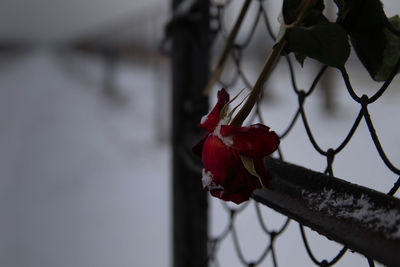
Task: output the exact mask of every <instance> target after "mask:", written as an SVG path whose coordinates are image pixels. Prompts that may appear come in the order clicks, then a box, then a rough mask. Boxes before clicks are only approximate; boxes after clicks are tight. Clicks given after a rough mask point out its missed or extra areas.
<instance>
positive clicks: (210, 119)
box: [200, 88, 229, 133]
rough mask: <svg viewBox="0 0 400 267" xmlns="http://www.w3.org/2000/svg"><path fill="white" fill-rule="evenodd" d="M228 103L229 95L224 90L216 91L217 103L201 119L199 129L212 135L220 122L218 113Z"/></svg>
mask: <svg viewBox="0 0 400 267" xmlns="http://www.w3.org/2000/svg"><path fill="white" fill-rule="evenodd" d="M228 102H229V94H228V93H227V92H226V90H225V89H224V88H222V89H221V90H219V91H218V102H217V104H215V106H214V108H213V109H212V110H211V111H210V113H208V115H206V116H205V117H203V118H202V120H201V123H200V127H201V128H203V129H204V130H206V131H207V132H209V133H212V132H213V131H214V130H215V128H216V127H217V125H218V123H219V121H220V113H221V110H222V108H223V107H224V106H225V104H227V103H228Z"/></svg>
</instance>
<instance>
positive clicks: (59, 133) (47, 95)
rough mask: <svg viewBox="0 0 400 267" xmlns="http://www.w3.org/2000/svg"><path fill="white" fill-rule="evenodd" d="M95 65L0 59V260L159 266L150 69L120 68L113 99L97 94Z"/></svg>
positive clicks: (164, 188)
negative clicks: (117, 99) (118, 100)
mask: <svg viewBox="0 0 400 267" xmlns="http://www.w3.org/2000/svg"><path fill="white" fill-rule="evenodd" d="M100 63H101V62H97V61H93V60H87V59H86V60H85V59H74V57H73V56H68V60H67V61H65V60H63V59H61V58H59V57H58V56H56V55H55V54H54V53H53V52H52V51H46V50H38V51H34V52H32V53H30V54H28V55H26V56H24V57H20V58H17V59H14V60H10V59H3V58H1V59H0V125H1V130H0V147H1V149H0V177H1V178H0V198H1V200H0V212H1V220H0V266H7V267H23V266H29V267H52V266H60V267H70V266H74V267H89V266H103V267H109V266H118V267H119V266H121V267H123V266H126V267H128V266H129V267H132V266H168V263H169V258H170V250H169V247H170V246H169V229H170V219H169V218H170V210H169V179H170V178H169V176H170V172H169V149H168V145H166V144H160V143H158V142H157V140H156V138H155V136H156V134H155V127H154V123H155V122H154V112H155V103H154V101H153V98H154V95H153V92H154V84H153V80H154V79H153V78H154V77H153V72H151V71H150V70H149V68H148V67H143V66H130V67H129V68H128V67H126V68H124V69H123V70H122V71H121V72H120V73H119V75H118V82H117V84H118V87H119V90H120V91H121V92H122V93H123V95H124V96H125V98H126V101H125V102H122V104H118V103H115V102H113V101H109V100H107V99H106V98H105V97H104V96H103V95H102V94H101V93H100V90H101V81H102V80H101V72H102V65H101V64H100ZM73 68H75V71H74V70H73ZM166 87H167V86H166Z"/></svg>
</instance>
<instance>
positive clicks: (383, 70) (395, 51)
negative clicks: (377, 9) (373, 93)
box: [374, 15, 400, 81]
mask: <svg viewBox="0 0 400 267" xmlns="http://www.w3.org/2000/svg"><path fill="white" fill-rule="evenodd" d="M389 22H390V24H392V26H393V27H394V28H395V29H397V30H398V31H400V17H399V16H398V15H396V16H394V17H391V18H390V19H389ZM384 34H385V36H386V41H387V42H386V47H385V50H384V51H383V61H382V64H381V66H380V68H379V69H378V71H377V72H376V74H375V76H374V80H375V81H386V80H387V79H388V78H389V75H390V73H391V72H392V70H393V68H394V66H395V65H396V63H397V61H398V60H399V58H400V38H399V37H398V36H396V35H394V34H393V33H391V32H390V31H389V30H388V29H386V28H385V29H384Z"/></svg>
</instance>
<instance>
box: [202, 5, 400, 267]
mask: <svg viewBox="0 0 400 267" xmlns="http://www.w3.org/2000/svg"><path fill="white" fill-rule="evenodd" d="M269 1H270V0H269ZM269 1H268V0H253V1H252V3H251V5H258V6H257V8H256V14H255V15H254V19H252V20H251V22H250V23H251V25H250V27H249V29H250V30H249V31H248V33H247V35H246V37H245V38H242V41H241V42H239V41H238V40H235V44H234V46H233V47H234V49H232V50H231V51H230V59H231V62H232V63H233V64H231V65H230V66H229V68H231V69H233V71H234V75H233V77H231V79H229V80H222V79H220V80H219V81H218V82H219V85H222V86H224V87H225V88H227V89H229V88H230V87H233V86H234V85H235V84H237V83H239V82H242V83H244V84H245V86H246V87H248V88H252V83H251V82H250V79H249V78H248V77H247V76H248V75H247V72H246V70H245V69H244V68H243V64H242V61H243V51H245V50H246V49H248V48H249V45H250V44H251V42H252V41H253V39H254V36H255V35H256V29H257V26H258V24H259V23H263V24H264V25H265V29H266V31H267V35H268V36H269V38H270V39H271V41H275V40H276V35H275V33H274V29H273V27H272V24H271V22H270V21H271V20H270V19H269V15H268V8H267V7H266V5H267V4H268V2H269ZM233 2H234V1H231V0H225V1H218V2H217V3H214V5H215V6H216V8H217V10H218V12H216V15H215V17H214V18H213V19H214V20H216V21H217V22H218V25H217V27H216V29H217V30H216V31H215V36H214V37H213V38H214V39H215V38H217V36H218V35H219V37H220V38H221V39H222V40H223V41H226V40H227V36H228V33H229V29H227V27H226V25H225V23H224V21H225V20H226V19H227V18H226V12H225V10H226V9H227V8H228V7H229V6H230V5H231V4H232V3H233ZM247 16H249V14H247ZM387 28H388V29H389V30H390V31H391V32H392V33H394V34H395V35H397V36H400V33H399V32H398V31H397V30H396V29H394V28H393V27H392V26H391V25H390V24H389V25H387ZM284 58H285V62H286V64H287V68H288V73H289V77H290V82H291V87H292V89H293V92H294V95H295V96H296V97H297V100H298V101H297V103H298V104H297V108H296V110H295V112H294V114H293V115H292V116H291V117H290V120H289V122H288V124H287V127H285V128H284V130H283V131H282V133H280V134H279V136H280V138H281V139H284V138H286V137H287V136H288V135H290V134H291V132H292V130H293V128H294V125H295V124H296V123H297V122H298V121H299V120H301V122H302V124H303V126H304V130H305V132H306V134H307V137H308V139H309V141H310V143H311V145H312V147H313V148H314V150H315V151H317V152H318V153H319V154H320V155H321V156H322V157H325V158H326V166H325V173H326V174H327V175H330V176H333V173H334V168H333V162H334V159H335V156H336V155H338V154H339V153H340V152H341V151H343V149H344V148H345V147H346V146H347V145H348V144H349V142H350V141H351V140H352V139H353V137H354V134H355V133H356V132H357V130H358V129H359V126H360V124H361V121H362V120H363V119H364V121H365V123H366V125H367V129H368V131H369V133H370V136H371V140H372V142H373V144H374V146H375V148H376V150H377V153H378V155H379V157H380V158H381V160H382V162H383V163H384V164H385V165H386V167H387V168H388V169H389V170H390V171H391V172H392V173H393V174H394V175H395V177H396V181H394V183H393V187H392V188H390V190H389V191H388V193H387V194H388V195H394V194H395V193H396V192H397V191H398V190H399V188H400V168H399V166H396V165H395V164H394V163H393V162H392V161H391V160H390V159H389V157H388V156H387V155H386V153H385V150H384V148H383V146H382V145H381V141H380V139H379V137H378V134H377V132H376V130H375V127H374V123H373V120H372V119H371V116H370V114H369V110H368V106H369V105H371V104H373V103H376V101H377V100H378V99H380V98H381V97H382V95H384V93H385V92H386V91H387V90H388V88H389V86H390V84H391V83H392V81H393V79H394V77H395V75H396V74H397V72H398V71H399V69H400V58H399V60H398V61H397V63H396V65H395V66H394V68H393V70H392V72H391V74H390V75H389V78H388V79H387V80H386V81H385V82H384V83H383V85H382V86H381V87H380V88H378V89H377V90H376V91H375V93H374V94H373V95H372V96H371V97H368V96H366V95H362V96H359V95H357V93H356V92H355V90H354V89H353V85H352V83H351V80H350V76H349V74H348V73H347V70H346V68H342V69H340V70H339V71H340V73H341V76H342V80H343V83H344V85H345V87H346V89H347V92H348V95H349V96H350V98H351V99H353V101H354V102H356V103H358V104H359V111H358V112H357V114H356V115H355V116H354V122H353V123H352V125H351V126H350V127H349V129H348V131H347V132H346V134H345V135H344V138H343V139H342V141H341V142H340V143H339V144H337V145H336V146H331V147H329V148H327V149H324V148H322V147H321V145H320V143H319V142H318V140H317V139H316V138H315V136H314V131H315V130H314V131H313V128H312V125H310V122H309V120H308V114H307V113H306V111H305V109H304V106H305V104H306V100H307V99H308V97H310V96H311V95H313V94H314V92H315V91H316V88H317V85H318V84H319V83H320V81H321V78H322V77H323V76H324V75H326V73H327V72H326V71H327V69H328V68H329V67H328V66H322V67H321V68H320V69H319V71H318V72H317V73H316V75H315V77H314V78H313V79H312V81H311V83H310V86H309V87H308V90H303V89H300V88H299V86H298V83H297V79H296V71H295V69H294V66H293V63H292V58H291V56H290V55H285V56H284ZM225 68H228V66H225ZM224 79H226V78H224ZM261 98H262V97H261ZM261 98H260V100H261ZM260 100H259V101H258V102H257V103H256V107H255V110H254V111H253V113H252V115H251V119H250V121H253V119H255V118H256V119H258V120H259V121H260V122H261V123H263V117H262V112H261V105H262V101H260ZM277 155H278V157H279V158H280V159H283V157H284V154H283V151H282V150H281V148H278V151H277ZM222 205H223V207H224V210H225V211H226V212H227V213H228V217H229V220H228V222H227V224H226V225H225V227H224V228H223V230H222V231H221V232H220V233H219V234H217V235H216V236H214V237H210V238H209V249H210V252H209V254H210V255H209V262H210V263H211V264H214V265H215V266H220V264H219V260H218V255H217V254H218V253H217V252H218V248H219V245H220V244H221V242H223V241H224V240H225V239H226V237H227V236H228V235H229V234H230V235H231V236H232V240H233V243H234V249H235V252H236V255H237V258H238V260H239V262H240V263H241V264H242V265H243V266H258V265H260V264H261V263H262V262H263V261H264V260H265V259H266V258H268V255H271V257H270V258H271V261H272V264H273V266H278V258H277V255H276V248H275V241H276V240H277V239H279V238H280V237H281V236H282V235H283V234H284V232H285V230H286V229H287V228H288V226H289V224H290V221H291V220H290V219H289V218H286V219H285V220H284V222H283V223H282V225H281V226H280V227H279V228H278V230H271V229H269V227H268V224H267V221H265V219H264V218H263V216H262V212H261V207H260V204H258V203H257V202H255V201H250V202H247V204H244V205H240V206H239V207H237V208H233V207H231V206H229V205H227V204H225V203H224V202H223V204H222ZM250 205H254V206H255V210H256V217H257V221H258V222H259V224H260V227H261V229H262V231H263V232H264V233H265V234H266V235H267V236H269V240H267V244H266V247H265V248H264V249H263V250H262V252H261V254H260V255H259V256H258V257H257V260H255V261H249V260H247V257H246V255H244V252H243V250H242V249H241V247H242V246H241V244H240V240H239V238H238V233H237V228H236V227H235V218H236V217H237V216H239V215H240V213H242V212H243V211H244V210H245V209H246V208H248V206H250ZM299 226H300V236H301V238H302V240H303V243H304V247H305V249H306V251H307V255H308V257H309V258H310V259H311V261H312V262H313V263H314V264H315V265H317V266H332V265H334V264H336V263H337V262H339V261H340V259H342V257H343V256H344V255H345V254H346V252H347V251H348V249H347V248H346V247H343V248H341V249H340V250H339V251H338V252H337V253H336V255H335V256H334V257H333V258H332V259H331V260H327V259H323V260H318V259H317V258H316V257H315V256H314V254H313V252H312V248H311V244H310V243H309V241H308V238H307V235H306V233H305V231H304V227H303V226H302V225H300V224H299ZM367 262H368V264H369V266H374V261H373V259H371V258H368V257H367Z"/></svg>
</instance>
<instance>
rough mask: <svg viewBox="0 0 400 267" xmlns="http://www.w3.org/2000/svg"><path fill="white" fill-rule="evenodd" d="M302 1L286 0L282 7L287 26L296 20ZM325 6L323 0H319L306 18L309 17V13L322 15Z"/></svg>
mask: <svg viewBox="0 0 400 267" xmlns="http://www.w3.org/2000/svg"><path fill="white" fill-rule="evenodd" d="M301 1H302V0H284V1H283V5H282V14H283V18H284V20H285V23H286V24H291V23H293V22H294V21H295V20H296V16H297V8H298V6H299V5H300V3H301ZM324 8H325V5H324V1H323V0H318V1H317V2H316V3H315V5H314V6H313V7H312V8H311V9H310V10H309V11H308V12H307V13H306V15H305V17H307V16H308V13H310V12H314V11H316V12H317V13H321V14H322V11H323V10H324Z"/></svg>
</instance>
